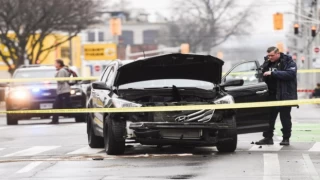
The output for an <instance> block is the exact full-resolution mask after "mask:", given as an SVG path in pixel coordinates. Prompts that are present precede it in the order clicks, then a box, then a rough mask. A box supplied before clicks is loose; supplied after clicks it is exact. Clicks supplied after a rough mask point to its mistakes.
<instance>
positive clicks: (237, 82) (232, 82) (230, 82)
mask: <svg viewBox="0 0 320 180" xmlns="http://www.w3.org/2000/svg"><path fill="white" fill-rule="evenodd" d="M243 83H244V81H243V79H231V80H227V81H226V82H224V83H223V84H221V86H222V87H230V86H242V85H243Z"/></svg>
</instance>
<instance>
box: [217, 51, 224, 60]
mask: <svg viewBox="0 0 320 180" xmlns="http://www.w3.org/2000/svg"><path fill="white" fill-rule="evenodd" d="M217 57H218V58H219V59H221V60H222V59H223V52H221V51H220V52H218V53H217Z"/></svg>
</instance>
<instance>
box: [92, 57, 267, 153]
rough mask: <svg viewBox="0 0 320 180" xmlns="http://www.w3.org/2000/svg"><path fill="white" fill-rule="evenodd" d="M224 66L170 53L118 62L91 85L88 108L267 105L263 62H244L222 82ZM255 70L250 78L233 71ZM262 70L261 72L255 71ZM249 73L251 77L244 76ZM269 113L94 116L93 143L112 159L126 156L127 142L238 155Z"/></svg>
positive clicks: (260, 110) (251, 110)
mask: <svg viewBox="0 0 320 180" xmlns="http://www.w3.org/2000/svg"><path fill="white" fill-rule="evenodd" d="M223 64H224V63H223V61H221V60H220V59H218V58H215V57H212V56H204V55H193V54H188V55H184V54H169V55H161V56H156V57H150V58H146V59H142V60H137V61H132V62H127V61H115V62H113V63H112V64H110V65H109V66H108V67H107V68H106V69H105V70H104V72H103V73H102V75H101V77H100V80H99V81H97V82H94V83H92V90H91V95H90V98H89V102H88V108H121V107H157V106H188V105H205V104H233V103H235V102H255V101H264V100H266V97H267V86H266V84H265V83H263V82H262V80H260V79H259V78H258V76H257V75H256V73H258V67H259V64H258V62H255V61H252V62H245V63H241V64H239V65H237V66H236V67H234V68H233V69H232V70H231V71H230V72H229V73H227V74H226V75H225V76H224V77H222V66H223ZM238 71H240V72H243V71H251V72H253V74H252V76H250V74H249V75H248V76H245V77H239V75H232V72H238ZM256 71H257V72H256ZM245 74H246V73H245ZM267 116H268V108H248V109H240V110H238V111H236V110H233V109H225V110H214V109H210V110H198V111H172V112H139V113H98V112H97V113H90V114H88V115H87V133H88V143H89V146H90V147H91V148H101V147H104V148H105V150H106V153H107V154H112V155H118V154H123V153H124V152H125V143H126V141H127V140H132V141H134V142H137V143H140V144H142V145H160V146H162V145H179V146H180V145H181V146H216V147H217V149H218V151H220V152H233V151H235V149H236V147H237V135H238V134H239V133H249V132H260V131H263V130H264V129H265V128H266V127H267V125H268V123H267V120H268V118H267Z"/></svg>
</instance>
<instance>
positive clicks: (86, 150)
mask: <svg viewBox="0 0 320 180" xmlns="http://www.w3.org/2000/svg"><path fill="white" fill-rule="evenodd" d="M101 151H103V149H92V148H90V147H89V146H87V147H84V148H80V149H77V150H75V151H72V152H69V153H67V154H97V153H99V152H101Z"/></svg>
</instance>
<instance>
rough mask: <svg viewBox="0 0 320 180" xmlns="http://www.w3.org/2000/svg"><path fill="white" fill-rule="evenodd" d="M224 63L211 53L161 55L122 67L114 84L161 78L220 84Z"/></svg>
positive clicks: (119, 84)
mask: <svg viewBox="0 0 320 180" xmlns="http://www.w3.org/2000/svg"><path fill="white" fill-rule="evenodd" d="M223 64H224V62H223V61H222V60H220V59H218V58H216V57H213V56H209V55H196V54H167V55H160V56H155V57H150V58H146V59H142V60H137V61H135V62H132V63H130V64H126V65H124V66H122V67H120V68H119V69H118V73H117V76H116V78H115V82H114V85H115V86H121V85H124V84H128V83H133V82H139V81H148V80H159V79H189V80H200V81H206V82H211V83H213V84H220V83H221V76H222V66H223Z"/></svg>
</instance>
